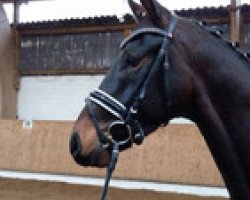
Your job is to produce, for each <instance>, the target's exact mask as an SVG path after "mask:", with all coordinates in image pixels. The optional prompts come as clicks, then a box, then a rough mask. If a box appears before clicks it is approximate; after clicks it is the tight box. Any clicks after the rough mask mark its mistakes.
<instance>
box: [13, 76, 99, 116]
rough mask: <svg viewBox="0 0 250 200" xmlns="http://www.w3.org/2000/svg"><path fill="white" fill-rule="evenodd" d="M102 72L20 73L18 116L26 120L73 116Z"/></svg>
mask: <svg viewBox="0 0 250 200" xmlns="http://www.w3.org/2000/svg"><path fill="white" fill-rule="evenodd" d="M102 79H103V76H40V77H38V76H34V77H22V78H21V85H20V86H21V87H20V91H19V93H18V117H19V118H20V119H26V120H75V119H76V118H77V116H78V115H79V113H80V111H81V110H82V108H83V107H84V104H85V102H84V99H85V98H86V97H87V96H88V94H89V92H90V91H92V90H93V89H94V88H96V87H97V86H98V85H99V84H100V82H101V80H102Z"/></svg>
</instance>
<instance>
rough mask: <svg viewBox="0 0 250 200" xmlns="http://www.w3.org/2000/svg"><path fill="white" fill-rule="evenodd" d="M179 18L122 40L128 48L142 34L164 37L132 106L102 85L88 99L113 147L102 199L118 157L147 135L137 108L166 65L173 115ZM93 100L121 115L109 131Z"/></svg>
mask: <svg viewBox="0 0 250 200" xmlns="http://www.w3.org/2000/svg"><path fill="white" fill-rule="evenodd" d="M176 22H177V17H176V16H175V15H174V14H173V15H172V17H171V21H170V24H169V26H168V28H167V30H166V31H163V30H161V29H158V28H143V29H139V30H137V31H135V32H134V33H132V34H131V35H130V36H129V37H128V38H127V39H125V40H124V41H123V42H122V44H121V47H120V48H121V49H124V48H125V46H126V45H127V44H128V43H129V42H131V41H132V40H134V39H135V38H136V37H139V36H141V35H145V34H151V35H159V36H162V37H163V40H162V44H161V48H160V50H159V52H158V55H157V57H156V59H155V61H154V62H153V65H152V66H151V67H149V69H148V71H147V73H146V75H145V77H144V82H143V84H142V86H141V88H140V91H139V93H138V94H137V95H135V98H134V101H133V103H132V105H131V106H130V107H126V106H125V105H124V104H122V103H121V102H120V101H119V100H117V99H115V98H114V97H112V96H111V95H109V94H107V93H106V92H104V91H103V90H100V89H96V90H94V91H93V92H91V93H90V96H89V97H88V98H87V99H86V109H87V112H88V114H89V117H90V119H91V121H92V122H93V125H94V127H95V129H96V133H97V136H98V138H99V141H100V143H101V144H102V146H103V148H104V149H106V148H110V149H112V155H111V161H110V164H109V167H108V169H107V175H106V179H105V184H104V187H103V191H102V195H101V200H105V198H106V194H107V189H108V185H109V182H110V179H111V176H112V172H113V171H114V169H115V166H116V163H117V160H118V156H119V151H120V150H124V149H126V148H128V147H130V146H131V145H132V144H133V143H135V144H137V145H140V144H142V142H143V139H144V136H145V135H144V132H143V130H142V127H141V125H140V122H139V121H138V119H137V112H138V109H139V108H140V106H141V103H142V101H143V100H144V98H145V94H146V91H147V88H148V84H149V82H150V80H151V79H152V77H153V76H154V75H155V74H156V72H157V70H158V69H160V67H162V65H163V70H164V86H165V100H166V115H167V116H168V117H169V116H170V113H171V104H172V102H171V85H170V70H169V66H170V63H169V59H170V57H169V44H170V41H171V39H172V35H173V31H174V28H175V26H176ZM92 103H95V104H96V105H98V106H100V107H101V108H103V109H104V110H106V111H108V112H109V113H111V114H112V115H113V116H114V117H116V118H117V120H115V121H114V122H112V123H110V124H109V127H108V132H107V133H104V132H103V131H102V130H101V128H100V126H99V123H98V120H97V118H96V116H95V113H94V110H93V108H92ZM118 130H119V132H118ZM121 137H122V139H121Z"/></svg>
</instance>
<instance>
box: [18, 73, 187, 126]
mask: <svg viewBox="0 0 250 200" xmlns="http://www.w3.org/2000/svg"><path fill="white" fill-rule="evenodd" d="M102 79H103V76H96V75H95V76H89V75H88V76H29V77H22V78H21V85H20V91H19V93H18V117H19V119H23V120H76V118H77V116H78V115H79V113H80V112H81V110H82V108H83V107H84V105H85V101H84V100H85V98H86V97H87V96H88V94H89V92H90V91H92V90H93V89H94V88H97V87H98V85H99V84H100V82H101V81H102ZM173 122H174V123H188V122H189V121H187V120H184V119H178V120H174V121H173Z"/></svg>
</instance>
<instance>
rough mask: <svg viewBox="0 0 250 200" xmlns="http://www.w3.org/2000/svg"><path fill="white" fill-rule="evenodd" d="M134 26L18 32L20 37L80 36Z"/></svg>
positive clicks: (122, 29) (121, 29)
mask: <svg viewBox="0 0 250 200" xmlns="http://www.w3.org/2000/svg"><path fill="white" fill-rule="evenodd" d="M133 27H134V24H126V25H123V24H121V25H106V26H103V25H102V26H87V27H78V28H53V27H51V29H37V30H36V29H29V30H27V29H26V30H20V29H19V30H18V32H19V34H20V36H34V35H35V36H37V35H53V34H79V33H86V32H102V31H103V32H106V31H124V30H127V29H132V28H133Z"/></svg>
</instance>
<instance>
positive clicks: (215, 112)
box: [187, 28, 250, 200]
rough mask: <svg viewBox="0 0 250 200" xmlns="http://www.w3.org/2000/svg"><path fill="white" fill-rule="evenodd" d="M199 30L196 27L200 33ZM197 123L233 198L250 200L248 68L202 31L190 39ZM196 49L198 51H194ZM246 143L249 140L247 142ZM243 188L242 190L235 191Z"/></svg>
mask: <svg viewBox="0 0 250 200" xmlns="http://www.w3.org/2000/svg"><path fill="white" fill-rule="evenodd" d="M197 29H198V28H197ZM190 41H191V43H192V44H195V46H196V48H194V46H191V45H190V47H189V49H188V51H187V52H189V54H190V55H189V56H188V57H189V58H191V59H190V60H189V63H190V64H189V66H191V67H190V68H192V69H191V70H192V71H193V74H194V75H193V76H194V77H193V91H194V100H193V101H194V102H193V109H194V112H193V119H194V121H195V122H196V124H197V125H198V126H199V128H200V130H201V132H202V134H203V136H204V138H205V140H206V142H207V144H208V146H209V149H210V151H211V153H212V154H213V157H214V159H215V161H216V163H217V166H218V167H219V169H220V171H221V174H222V176H223V178H224V181H225V184H226V186H227V188H228V190H229V193H230V195H231V197H232V199H237V200H238V199H241V200H243V199H250V192H249V191H250V173H249V169H250V165H249V163H250V159H248V160H247V159H245V158H244V155H243V154H244V153H245V154H246V155H247V154H248V155H249V154H250V148H247V147H246V148H245V149H243V147H242V145H244V146H245V145H246V142H249V141H250V134H247V132H248V131H249V129H250V123H249V120H250V117H249V116H250V103H249V102H250V70H249V63H248V62H247V61H245V60H243V59H242V58H241V57H240V55H239V54H238V53H237V52H236V51H234V50H233V49H231V48H230V47H227V46H226V44H225V43H224V42H223V41H220V39H218V38H215V37H214V36H212V35H210V34H209V33H206V32H204V31H201V30H198V33H197V34H192V37H191V38H189V42H190ZM194 49H196V50H194ZM244 140H245V141H244ZM235 185H240V188H237V187H235Z"/></svg>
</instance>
